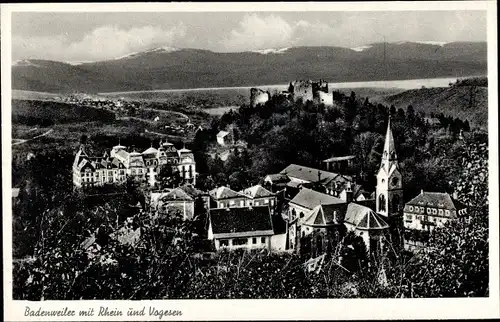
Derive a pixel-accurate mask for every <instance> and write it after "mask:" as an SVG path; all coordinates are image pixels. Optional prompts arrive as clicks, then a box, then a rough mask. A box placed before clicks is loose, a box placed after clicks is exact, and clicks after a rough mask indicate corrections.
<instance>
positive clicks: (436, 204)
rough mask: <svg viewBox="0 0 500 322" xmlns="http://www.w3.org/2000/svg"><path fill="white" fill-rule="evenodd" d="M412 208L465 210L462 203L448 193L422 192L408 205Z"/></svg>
mask: <svg viewBox="0 0 500 322" xmlns="http://www.w3.org/2000/svg"><path fill="white" fill-rule="evenodd" d="M406 204H407V205H412V206H423V207H433V208H442V209H448V210H460V209H463V208H465V205H463V204H462V203H461V202H460V201H458V200H455V199H453V198H452V197H451V196H450V195H449V194H448V193H446V192H426V191H422V192H421V193H420V194H419V195H418V196H416V197H415V198H413V199H412V200H410V201H409V202H407V203H406Z"/></svg>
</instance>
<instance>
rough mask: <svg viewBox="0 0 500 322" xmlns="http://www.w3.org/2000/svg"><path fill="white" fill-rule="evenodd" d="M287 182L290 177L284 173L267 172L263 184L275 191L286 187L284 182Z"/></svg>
mask: <svg viewBox="0 0 500 322" xmlns="http://www.w3.org/2000/svg"><path fill="white" fill-rule="evenodd" d="M288 182H290V178H288V176H287V175H286V174H283V173H276V174H268V175H267V176H266V177H265V178H264V183H263V184H264V186H265V187H266V188H268V189H269V190H270V191H272V192H274V193H276V192H278V191H282V190H284V189H286V184H287V183H288Z"/></svg>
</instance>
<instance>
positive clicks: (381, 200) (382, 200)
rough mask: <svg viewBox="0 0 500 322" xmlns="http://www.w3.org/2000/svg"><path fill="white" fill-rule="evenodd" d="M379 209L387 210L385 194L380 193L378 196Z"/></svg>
mask: <svg viewBox="0 0 500 322" xmlns="http://www.w3.org/2000/svg"><path fill="white" fill-rule="evenodd" d="M378 211H385V196H384V195H380V196H379V197H378Z"/></svg>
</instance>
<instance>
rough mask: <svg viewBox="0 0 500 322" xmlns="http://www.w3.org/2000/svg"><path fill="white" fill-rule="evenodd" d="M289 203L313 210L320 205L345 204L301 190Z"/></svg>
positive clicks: (324, 195)
mask: <svg viewBox="0 0 500 322" xmlns="http://www.w3.org/2000/svg"><path fill="white" fill-rule="evenodd" d="M290 203H294V204H296V205H299V206H302V207H304V208H307V209H313V208H314V207H316V206H317V205H320V204H323V205H330V204H340V203H345V201H344V200H342V199H340V198H337V197H333V196H330V195H327V194H324V193H321V192H317V191H314V190H311V189H307V188H302V189H301V190H300V191H299V193H298V194H297V195H296V196H295V197H294V198H293V199H292V200H291V201H290Z"/></svg>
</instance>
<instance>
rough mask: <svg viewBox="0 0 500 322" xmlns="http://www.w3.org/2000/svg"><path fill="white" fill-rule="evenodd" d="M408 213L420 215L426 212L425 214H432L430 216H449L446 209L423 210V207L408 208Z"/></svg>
mask: <svg viewBox="0 0 500 322" xmlns="http://www.w3.org/2000/svg"><path fill="white" fill-rule="evenodd" d="M408 211H414V212H416V213H421V214H423V213H424V212H427V214H429V215H430V214H432V215H437V214H439V215H440V216H443V215H444V214H446V215H447V216H449V215H450V210H448V209H436V208H425V207H419V206H408Z"/></svg>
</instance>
